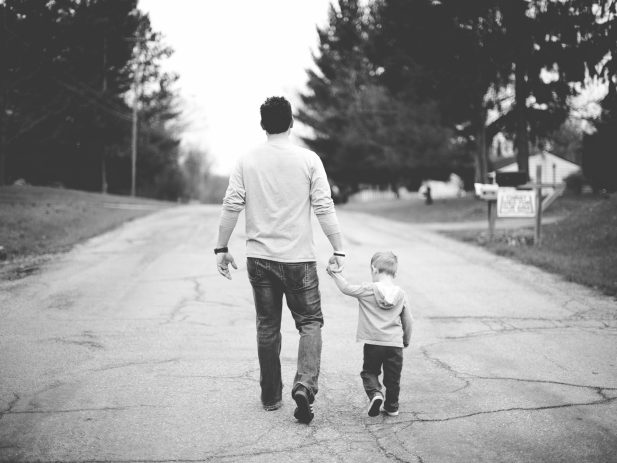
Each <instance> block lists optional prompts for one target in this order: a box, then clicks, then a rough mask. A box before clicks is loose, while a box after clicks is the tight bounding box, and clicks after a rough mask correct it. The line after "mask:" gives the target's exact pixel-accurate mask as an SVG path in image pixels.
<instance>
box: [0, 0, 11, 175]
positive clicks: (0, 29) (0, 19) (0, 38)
mask: <svg viewBox="0 0 617 463" xmlns="http://www.w3.org/2000/svg"><path fill="white" fill-rule="evenodd" d="M6 8H7V6H6V5H3V6H0V42H2V49H1V50H0V62H1V64H0V66H1V67H2V69H0V88H1V89H2V104H1V105H0V186H3V185H5V183H6V158H7V149H8V146H7V142H6V140H7V131H8V127H7V125H8V123H9V121H8V119H9V117H8V108H9V106H8V89H7V87H8V85H7V84H8V69H7V68H8V64H7V62H6V58H7V51H8V37H7V33H6V31H7V27H6Z"/></svg>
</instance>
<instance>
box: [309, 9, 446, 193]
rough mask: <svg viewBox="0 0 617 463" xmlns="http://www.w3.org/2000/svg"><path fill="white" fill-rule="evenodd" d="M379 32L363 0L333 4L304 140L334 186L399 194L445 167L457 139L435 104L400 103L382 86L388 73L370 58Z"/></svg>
mask: <svg viewBox="0 0 617 463" xmlns="http://www.w3.org/2000/svg"><path fill="white" fill-rule="evenodd" d="M375 27H377V24H376V23H375V22H374V21H373V19H372V18H371V16H370V15H369V14H368V12H367V10H365V9H363V8H361V7H360V5H359V3H358V1H356V0H344V1H340V2H339V5H338V9H337V8H335V7H334V5H331V9H330V20H329V24H328V25H327V26H326V27H325V28H324V29H318V34H319V38H320V45H319V53H318V55H317V56H314V61H315V65H316V67H317V70H315V71H313V70H309V71H308V73H309V81H308V87H309V92H308V93H307V94H304V95H302V101H303V103H304V106H303V108H301V109H300V110H299V112H298V119H299V120H300V121H301V122H304V123H305V124H307V125H309V126H310V127H312V128H313V130H314V136H313V137H311V138H306V139H305V142H306V143H307V145H309V146H310V147H311V148H313V149H315V150H316V151H317V152H318V153H320V154H321V155H322V156H323V158H324V164H325V165H326V167H327V169H328V172H329V174H330V175H331V176H332V177H333V178H334V179H335V180H336V181H338V182H344V183H347V184H351V185H357V184H358V183H361V182H365V183H379V184H382V185H390V186H392V187H393V188H395V187H396V186H397V185H398V184H399V183H401V182H405V183H407V180H408V178H409V177H410V175H411V172H412V171H414V170H415V171H418V170H419V169H421V168H423V167H429V166H432V165H433V166H434V165H438V164H439V161H438V160H442V161H443V159H444V156H443V154H444V153H448V151H449V149H450V146H451V143H450V142H451V138H452V137H451V135H452V134H451V133H449V132H448V131H447V130H446V129H445V128H444V127H442V126H441V125H440V123H439V114H438V112H437V109H436V107H435V105H434V104H432V102H431V101H428V100H427V101H420V100H416V101H412V99H411V98H407V99H402V98H400V97H399V95H396V94H395V93H394V92H392V91H391V90H390V89H388V88H386V87H384V86H383V85H380V83H379V82H380V74H381V72H382V71H383V68H381V67H380V66H379V65H378V63H375V62H373V61H371V60H370V59H369V56H370V55H369V53H370V48H371V47H372V44H371V40H370V38H371V30H372V29H374V28H375Z"/></svg>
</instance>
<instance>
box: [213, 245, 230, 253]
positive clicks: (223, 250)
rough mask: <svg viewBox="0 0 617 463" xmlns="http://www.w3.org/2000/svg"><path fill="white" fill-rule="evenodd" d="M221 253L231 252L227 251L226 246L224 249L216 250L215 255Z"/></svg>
mask: <svg viewBox="0 0 617 463" xmlns="http://www.w3.org/2000/svg"><path fill="white" fill-rule="evenodd" d="M221 252H229V249H227V246H224V247H222V248H214V254H219V253H221Z"/></svg>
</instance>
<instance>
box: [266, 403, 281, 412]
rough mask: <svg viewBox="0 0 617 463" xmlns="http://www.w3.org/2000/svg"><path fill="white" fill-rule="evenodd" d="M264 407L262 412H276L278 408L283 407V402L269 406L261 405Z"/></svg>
mask: <svg viewBox="0 0 617 463" xmlns="http://www.w3.org/2000/svg"><path fill="white" fill-rule="evenodd" d="M263 406H264V410H265V411H267V412H271V411H274V410H278V409H279V408H281V407H282V406H283V402H282V401H280V400H279V401H278V402H274V403H271V404H263Z"/></svg>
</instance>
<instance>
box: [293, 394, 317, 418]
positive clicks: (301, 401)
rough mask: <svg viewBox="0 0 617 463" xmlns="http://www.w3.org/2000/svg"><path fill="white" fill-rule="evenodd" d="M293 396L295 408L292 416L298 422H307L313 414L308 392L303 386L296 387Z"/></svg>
mask: <svg viewBox="0 0 617 463" xmlns="http://www.w3.org/2000/svg"><path fill="white" fill-rule="evenodd" d="M293 398H294V400H295V401H296V405H297V407H296V409H295V411H294V417H295V418H296V419H297V420H298V421H299V422H300V423H305V424H309V423H310V422H311V421H312V420H313V417H314V416H315V414H314V413H313V406H312V405H311V404H310V402H309V398H308V393H307V391H306V390H305V389H304V388H298V390H297V391H296V392H294V394H293Z"/></svg>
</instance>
